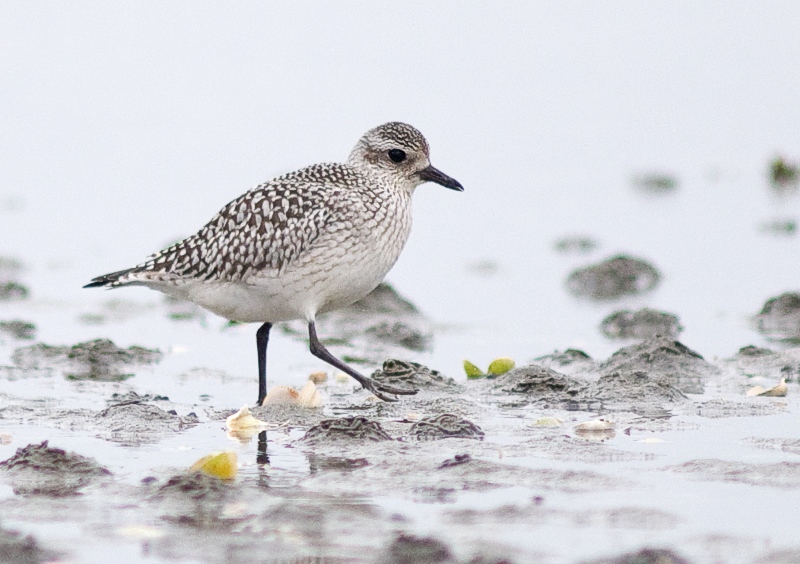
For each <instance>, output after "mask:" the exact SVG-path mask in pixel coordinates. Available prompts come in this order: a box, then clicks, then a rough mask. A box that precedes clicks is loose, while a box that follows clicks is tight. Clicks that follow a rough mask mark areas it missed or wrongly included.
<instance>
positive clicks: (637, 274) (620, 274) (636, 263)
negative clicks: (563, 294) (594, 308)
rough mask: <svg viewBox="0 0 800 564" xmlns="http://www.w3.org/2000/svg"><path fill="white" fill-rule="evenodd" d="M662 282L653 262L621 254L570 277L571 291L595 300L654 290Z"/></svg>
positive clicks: (568, 279)
mask: <svg viewBox="0 0 800 564" xmlns="http://www.w3.org/2000/svg"><path fill="white" fill-rule="evenodd" d="M660 279H661V275H660V274H659V272H658V270H656V268H655V267H653V266H652V265H651V264H650V263H648V262H646V261H644V260H641V259H637V258H632V257H629V256H626V255H618V256H615V257H611V258H609V259H606V260H604V261H602V262H599V263H597V264H594V265H591V266H587V267H584V268H580V269H578V270H575V271H574V272H572V274H570V275H569V278H567V289H568V290H569V291H570V292H571V293H572V294H574V295H576V296H582V297H587V298H590V299H592V300H614V299H617V298H621V297H623V296H631V295H637V294H642V293H645V292H647V291H649V290H652V289H653V288H655V287H656V286H657V285H658V282H659V280H660Z"/></svg>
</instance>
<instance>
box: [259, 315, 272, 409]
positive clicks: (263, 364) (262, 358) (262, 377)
mask: <svg viewBox="0 0 800 564" xmlns="http://www.w3.org/2000/svg"><path fill="white" fill-rule="evenodd" d="M270 329H272V323H265V324H264V325H262V326H261V327H259V328H258V331H256V348H257V349H258V401H257V402H256V405H261V403H262V402H263V401H264V398H265V397H267V344H268V343H269V330H270Z"/></svg>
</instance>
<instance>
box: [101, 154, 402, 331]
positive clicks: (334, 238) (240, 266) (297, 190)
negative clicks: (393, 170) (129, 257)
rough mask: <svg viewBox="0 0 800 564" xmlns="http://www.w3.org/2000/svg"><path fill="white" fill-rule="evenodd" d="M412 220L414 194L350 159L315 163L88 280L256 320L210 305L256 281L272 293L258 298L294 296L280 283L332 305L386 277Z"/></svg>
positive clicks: (263, 186) (322, 304)
mask: <svg viewBox="0 0 800 564" xmlns="http://www.w3.org/2000/svg"><path fill="white" fill-rule="evenodd" d="M410 226H411V224H410V195H409V194H407V193H405V192H404V191H402V190H397V189H395V188H394V187H392V186H391V185H388V184H386V183H383V182H381V179H380V178H375V177H372V176H369V175H367V174H366V173H365V172H364V171H362V170H360V169H358V168H355V167H353V166H350V165H347V164H318V165H313V166H310V167H307V168H304V169H301V170H298V171H296V172H292V173H289V174H286V175H284V176H281V177H278V178H275V179H274V180H271V181H269V182H266V183H264V184H261V185H259V186H256V187H255V188H253V189H252V190H250V191H248V192H246V193H244V194H242V195H241V196H240V197H238V198H236V199H235V200H233V201H232V202H230V203H229V204H228V205H226V206H225V207H223V208H222V210H220V212H219V213H217V214H216V215H215V216H214V217H213V218H212V219H211V221H209V222H208V223H207V224H206V225H205V226H204V227H203V228H202V229H201V230H200V231H198V232H197V233H196V234H194V235H192V236H190V237H187V238H186V239H184V240H182V241H180V242H178V243H176V244H174V245H172V246H171V247H168V248H167V249H164V250H163V251H161V252H159V253H156V254H155V255H153V256H152V257H150V258H149V259H148V260H147V261H145V262H144V263H142V264H140V265H138V266H136V267H134V268H132V269H129V270H124V271H120V272H116V273H112V274H108V275H105V276H101V277H98V278H96V279H94V280H93V281H92V284H91V285H93V286H109V287H117V286H123V285H146V286H150V287H153V288H155V289H158V290H161V291H164V292H167V293H170V294H174V295H178V296H181V297H185V298H188V299H192V300H193V301H196V302H198V303H200V305H203V306H204V307H206V308H208V309H210V310H211V311H215V312H216V313H219V314H221V315H224V316H226V317H229V318H232V319H234V318H236V319H238V320H240V321H247V320H250V319H242V315H241V312H232V311H230V308H228V307H224V308H220V307H216V306H215V304H214V303H212V302H216V301H220V300H221V297H220V293H221V292H224V291H228V292H229V293H231V290H232V288H233V287H234V286H237V287H239V288H238V289H237V290H236V291H235V292H234V293H241V291H242V288H241V287H245V288H246V287H250V286H252V287H254V291H256V292H262V293H263V292H264V291H266V295H264V296H258V297H257V298H255V299H256V301H259V300H260V301H263V300H272V301H275V300H285V299H289V298H291V296H290V295H288V292H287V293H286V295H284V293H283V292H282V291H280V290H281V288H283V287H287V288H288V289H290V290H291V291H292V292H294V294H295V295H296V294H298V293H302V292H303V289H307V290H308V292H309V293H310V294H313V296H309V297H308V298H307V299H306V300H305V302H308V301H309V300H311V301H312V302H319V303H313V304H309V303H304V305H303V307H304V308H306V309H308V308H309V307H311V308H312V309H313V308H316V309H319V310H326V309H333V308H334V307H341V305H347V303H352V301H356V300H358V299H359V298H360V297H362V296H363V295H364V294H365V293H368V292H369V291H370V290H371V289H372V288H374V287H375V286H376V285H377V284H378V283H379V282H380V280H381V279H382V278H383V276H384V275H385V274H386V272H388V270H389V269H390V268H391V266H392V264H394V262H395V261H396V259H397V257H398V256H399V253H400V251H401V250H402V247H403V245H404V244H405V241H406V239H407V237H408V232H409V231H410ZM348 273H352V274H353V275H357V276H358V277H359V279H358V280H353V279H352V278H353V276H352V275H351V274H348ZM317 280H318V281H319V282H320V283H319V284H315V282H316V281H317ZM323 282H324V284H323ZM315 286H319V288H315ZM366 286H370V287H369V288H365V287H366ZM265 288H266V290H265ZM322 288H325V290H324V291H320V290H321V289H322ZM326 294H329V295H326ZM240 298H241V296H239V298H237V299H240ZM351 298H352V299H351ZM222 301H226V300H222ZM247 301H248V302H250V301H252V300H247ZM294 301H295V302H296V301H298V300H297V299H295V300H294ZM299 301H303V300H299ZM247 307H251V308H252V307H253V304H252V303H249V304H248V306H247ZM237 309H241V308H237ZM267 313H268V312H267ZM267 313H263V312H262V313H259V314H254V315H257V317H258V318H257V319H254V320H258V321H273V319H264V318H263V316H264V315H266V314H267ZM281 313H282V316H284V317H285V316H286V315H288V313H287V312H281ZM298 316H299V315H294V317H298ZM274 321H278V319H274Z"/></svg>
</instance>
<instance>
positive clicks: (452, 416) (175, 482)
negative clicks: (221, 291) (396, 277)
mask: <svg viewBox="0 0 800 564" xmlns="http://www.w3.org/2000/svg"><path fill="white" fill-rule="evenodd" d="M378 298H380V299H379V300H376V301H370V300H371V299H370V300H367V304H370V303H371V304H372V305H370V306H369V307H367V308H365V309H366V311H367V312H368V313H366V314H364V319H361V320H359V321H358V322H357V323H356V322H353V323H354V326H353V328H352V331H353V334H355V333H356V332H357V330H358V331H366V329H367V328H369V327H375V326H376V325H375V323H376V319H377V320H381V319H383V318H382V317H381V315H383V314H385V315H386V316H387V317H393V316H396V315H398V311H399V312H401V314H400V318H401V319H404V321H403V322H404V323H408V324H409V326H410V325H411V323H412V321H413V322H414V323H420V325H417V326H415V327H417V328H418V329H419V328H422V327H423V326H424V323H425V322H424V321H422V320H424V318H423V317H422V316H421V314H419V312H417V311H416V308H413V306H410V304H406V303H405V302H404V301H403V300H402V299H400V298H399V296H398V295H397V294H396V293H395V292H394V291H390V289H382V290H381V292H380V293H379V294H378ZM387 299H388V302H387V301H386V300H387ZM378 304H382V305H378ZM174 305H175V304H171V305H170V304H162V308H163V310H159V309H158V308H156V309H155V310H154V311H151V312H150V315H152V314H156V315H159V314H160V313H163V311H171V309H170V308H172V307H173V306H174ZM643 311H645V315H644V317H645V318H646V322H645V323H644V324H643V325H642V327H649V328H653V327H659V330H658V331H654V333H655V335H650V333H649V329H641V328H640V329H635V330H631V331H630V332H628V333H625V335H624V336H625V338H631V339H635V340H636V341H637V342H634V343H633V344H631V345H628V346H624V347H621V348H620V349H618V350H617V351H616V352H614V353H613V354H611V355H610V356H609V357H608V358H605V359H594V358H591V357H590V356H589V355H588V354H586V353H585V352H583V351H580V350H578V349H567V350H564V351H556V352H553V353H550V354H545V355H540V356H537V357H535V359H534V360H533V361H531V362H530V363H528V364H523V365H522V366H519V367H517V368H514V369H512V370H510V371H509V372H507V373H505V374H503V375H500V376H492V375H486V376H484V377H481V378H478V379H474V380H469V379H467V380H465V379H463V377H461V378H460V379H459V378H458V376H459V375H447V374H444V373H442V372H441V371H439V370H436V368H435V367H429V366H426V365H424V364H422V363H420V362H416V361H414V360H413V359H414V358H415V357H414V350H415V348H414V347H416V346H417V345H418V344H419V342H417V341H415V340H413V339H412V341H408V340H406V339H405V338H403V339H387V338H385V335H384V336H381V335H380V334H379V332H378V331H372V332H369V331H368V332H367V334H368V336H367V337H363V338H365V339H372V341H373V344H372V345H370V346H366V347H363V348H361V346H360V345H358V344H357V343H356V344H353V343H351V344H350V345H349V346H352V349H353V350H354V354H357V355H359V356H360V357H362V358H368V357H371V355H373V354H377V351H380V350H384V351H385V350H391V351H392V352H394V353H399V354H396V355H392V356H384V357H382V359H381V361H380V362H375V365H377V366H378V367H377V368H376V369H375V370H374V371H373V372H372V375H371V376H372V378H374V379H376V380H378V381H381V382H384V383H387V384H390V385H392V386H399V387H409V388H411V387H413V388H417V389H418V390H419V392H418V394H417V395H415V396H409V397H407V398H403V399H402V401H399V402H396V403H390V402H381V401H377V400H376V399H375V398H374V397H372V396H371V395H370V394H369V393H367V392H365V391H364V390H362V389H360V387H359V386H358V385H357V384H356V383H355V382H354V381H352V380H350V379H348V378H344V377H328V376H327V375H324V377H323V375H320V374H311V375H310V376H309V379H311V380H312V381H314V382H316V386H317V390H318V391H319V393H320V394H321V397H322V399H323V401H322V406H321V407H318V408H309V407H303V406H302V405H299V404H297V403H291V402H288V403H280V402H279V403H275V404H268V405H264V406H258V407H253V408H252V409H251V414H252V416H253V417H254V418H256V420H259V421H261V422H262V423H263V424H264V426H263V427H254V428H250V429H238V430H232V429H228V428H226V419H227V418H228V417H229V416H230V415H232V414H234V413H235V412H237V411H238V409H239V407H240V406H241V404H239V405H224V404H222V403H219V402H214V401H208V402H204V401H202V399H201V401H199V402H194V403H187V402H185V401H183V402H182V401H173V400H171V399H170V398H169V397H168V396H167V395H166V394H162V393H158V391H157V390H159V389H160V386H159V385H158V383H159V378H168V379H169V378H171V379H173V380H175V381H179V382H184V381H188V380H191V379H193V378H198V377H199V376H198V375H200V376H203V377H205V378H212V379H213V378H216V376H215V375H214V374H213V373H212V372H213V371H212V372H209V373H208V374H206V372H207V371H205V372H204V370H205V369H202V368H198V369H194V370H193V371H190V372H189V373H186V374H178V375H166V374H164V373H162V372H159V370H161V368H160V367H161V365H162V364H166V363H168V362H169V357H170V355H169V354H165V353H162V352H161V351H159V350H155V349H149V348H145V347H138V346H132V347H128V348H121V347H118V346H117V345H115V344H114V343H113V342H112V341H110V340H108V339H96V340H90V341H85V342H81V343H77V344H75V345H71V346H70V345H67V346H53V345H48V344H45V343H34V344H31V345H25V346H20V345H21V343H20V341H21V340H23V339H25V338H27V337H26V335H27V331H28V329H27V325H24V323H23V324H19V325H15V326H13V327H12V336H10V337H9V338H8V339H7V340H5V341H4V345H3V346H5V347H6V350H7V351H8V354H7V358H9V360H10V364H9V365H7V366H0V383H5V384H7V385H8V386H9V387H8V388H7V390H6V389H4V390H2V391H0V448H1V449H3V450H2V451H0V452H3V453H5V456H4V457H3V458H2V462H0V484H4V487H6V488H8V489H7V493H6V494H5V497H0V511H2V515H3V528H2V529H0V554H5V553H3V552H2V551H7V552H6V553H7V554H10V555H11V556H9V557H8V558H7V561H9V562H43V561H46V560H47V559H50V558H53V555H62V554H65V555H66V557H67V558H71V559H74V560H76V561H82V560H86V559H87V556H86V555H87V552H85V551H83V549H82V548H81V547H80V546H77V545H67V546H64V545H56V544H53V543H51V542H50V541H49V539H48V537H47V535H46V534H45V533H37V532H36V531H38V530H39V529H37V525H36V523H38V522H42V521H44V522H47V523H55V524H65V523H69V524H70V526H77V527H79V528H80V529H81V530H82V531H84V532H85V535H88V538H89V539H90V540H89V541H88V542H89V543H92V542H94V543H96V544H97V545H98V546H99V545H102V544H103V543H105V542H107V541H108V539H111V540H112V541H113V542H114V543H117V544H118V545H119V546H124V547H126V548H125V549H124V550H125V551H127V552H125V554H127V555H128V557H130V558H132V559H133V558H141V557H143V555H146V556H147V557H152V558H157V559H160V560H163V561H173V560H186V559H188V560H195V561H199V562H230V561H237V562H262V561H264V559H263V554H279V555H280V557H281V558H282V559H286V558H289V559H293V560H301V561H304V560H307V559H321V561H332V562H338V561H342V562H350V561H354V562H457V563H466V562H475V563H477V562H529V561H541V562H561V561H574V562H579V561H580V562H659V563H660V562H706V561H708V562H711V561H715V559H718V558H719V557H720V555H726V554H730V553H735V551H736V550H740V551H742V550H743V551H744V552H742V553H743V554H746V555H747V559H749V561H756V560H757V559H759V558H761V559H765V558H770V557H775V558H778V559H780V558H790V556H791V555H792V554H794V553H792V552H791V551H788V552H787V551H783V552H781V551H776V550H765V549H764V547H763V546H762V545H759V544H758V543H751V544H748V545H747V547H749V548H747V549H746V550H745V549H741V547H740V548H737V549H734V548H732V546H734V545H733V544H731V543H734V542H739V541H738V540H737V539H733V540H730V541H725V543H722V544H719V543H718V544H713V543H711V542H710V541H708V540H707V539H705V540H704V539H702V538H700V539H699V540H698V538H697V537H691V538H689V537H687V534H689V533H688V532H687V529H686V527H687V525H686V524H687V523H689V522H691V519H692V518H691V516H690V515H688V514H687V513H686V510H685V509H684V508H682V507H681V506H680V504H677V505H676V504H675V503H674V502H673V501H672V500H671V498H670V495H667V494H665V493H663V492H660V490H658V491H659V492H660V493H655V494H654V493H653V491H652V490H653V488H654V487H656V486H655V485H654V484H659V483H662V482H667V483H669V484H670V485H669V488H677V487H691V486H690V485H689V484H695V483H697V484H712V485H713V487H715V488H720V487H722V488H725V487H727V488H730V487H742V486H747V487H751V488H755V490H756V494H755V495H756V496H758V495H761V494H759V493H758V492H762V491H764V490H767V491H772V490H775V491H782V492H783V491H800V461H798V460H796V457H797V456H798V454H800V440H798V439H797V438H795V437H791V436H785V435H783V434H781V433H780V432H778V430H777V429H773V430H772V432H771V434H770V432H766V433H765V432H761V433H756V432H753V430H750V429H747V428H742V430H741V432H740V434H739V435H738V436H735V437H726V436H724V435H723V436H720V438H718V439H717V440H720V441H723V442H724V441H732V442H733V444H734V445H736V447H737V448H739V449H742V450H743V451H745V452H750V453H753V455H754V456H756V457H757V456H759V454H761V455H763V456H769V457H773V458H772V459H768V460H760V461H759V460H729V459H725V457H724V456H720V452H719V451H718V452H716V454H712V453H706V452H698V451H696V450H692V449H691V448H689V445H691V444H692V442H693V440H694V439H695V438H696V437H698V436H703V437H706V436H709V435H708V433H712V434H713V432H715V431H713V429H716V427H715V424H716V423H715V422H719V421H725V422H726V425H727V424H732V423H731V422H736V421H738V420H743V421H750V420H755V419H763V420H768V419H769V418H771V417H786V416H792V415H793V414H796V412H797V409H798V406H797V403H796V401H795V400H794V395H795V394H796V391H797V378H798V374H799V373H800V352H798V350H800V349H793V348H783V349H781V350H772V349H768V348H763V347H754V346H747V347H742V348H741V349H740V350H738V352H736V353H735V354H733V355H732V356H730V357H729V358H724V359H716V358H715V359H706V358H704V357H703V356H702V355H701V354H700V353H699V352H697V351H695V350H692V349H691V348H689V347H687V346H686V345H685V344H683V343H682V342H680V341H677V340H675V334H676V333H677V332H678V331H677V328H678V327H679V326H678V325H677V318H676V317H674V316H670V315H669V314H665V313H662V312H654V313H655V315H651V313H652V312H650V311H649V310H643ZM381 312H383V313H381ZM628 313H630V312H628ZM346 315H347V316H352V319H355V318H356V317H357V314H356V313H354V312H349V313H347V314H346ZM626 315H627V313H626ZM632 315H633V317H634V318H635V317H636V315H637V313H633V314H632ZM404 316H405V317H404ZM181 321H187V322H191V321H192V320H191V319H186V320H181ZM193 321H194V322H198V323H200V320H198V319H196V318H195V319H194V320H193ZM380 322H381V323H382V321H380ZM340 323H343V324H346V322H345V321H340ZM348 323H349V322H348ZM618 325H619V324H618ZM621 325H624V323H623V324H621ZM621 325H620V326H621ZM634 325H636V323H634ZM664 327H671V328H672V332H671V333H670V332H669V331H665V330H663V328H664ZM17 330H19V331H21V335H22V337H20V338H18V337H17V336H16V335H14V334H13V333H14V331H17ZM625 331H627V329H625ZM625 331H620V333H624V332H625ZM422 333H424V332H421V333H420V334H422ZM298 336H299V335H298ZM387 343H388V345H387ZM148 375H152V376H148ZM147 378H151V379H150V380H147ZM782 378H783V379H785V380H786V381H787V382H788V390H789V391H788V394H787V396H786V397H773V398H770V397H753V396H747V395H745V392H746V391H747V390H748V389H749V387H751V386H752V385H753V384H754V383H755V382H759V383H763V384H767V383H770V382H772V383H777V382H778V381H780V379H782ZM140 381H142V382H144V381H148V382H150V384H148V385H147V386H146V387H142V386H140V385H139V382H140ZM224 381H227V380H224ZM248 383H249V384H254V383H255V382H254V381H253V382H250V381H248ZM27 385H32V386H44V388H42V389H44V390H47V389H52V388H53V387H55V386H61V387H62V388H61V389H62V390H63V391H62V392H61V393H62V397H64V398H74V399H73V400H71V401H64V400H63V399H62V400H58V399H52V398H50V399H40V398H38V397H36V396H35V395H34V396H25V395H24V394H22V393H21V392H23V391H24V388H21V387H20V386H23V387H24V386H27ZM243 389H247V390H250V389H251V386H248V387H247V388H244V387H243ZM45 395H47V394H45ZM170 395H172V394H170ZM201 398H202V396H201ZM762 429H765V428H763V427H762ZM26 437H31V438H32V437H36V438H37V440H29V439H27V438H26ZM76 440H78V442H77V443H76V442H75V441H76ZM81 441H89V443H90V444H91V445H92V447H91V448H86V447H85V446H84V447H83V448H77V449H76V448H73V447H67V445H73V444H74V445H76V446H78V447H80V445H82V444H84V443H82V442H81ZM6 443H7V444H6ZM211 445H213V447H212V446H211ZM220 448H221V449H224V450H228V451H232V452H234V453H236V455H237V456H238V475H236V477H235V478H233V479H220V478H218V477H215V476H211V475H208V474H205V473H201V472H192V471H190V470H189V467H190V466H191V465H192V463H193V462H195V461H197V460H198V459H200V458H201V457H203V456H204V455H206V454H209V453H210V452H212V451H214V450H219V449H220ZM109 449H111V450H109ZM683 449H688V450H687V453H686V454H681V453H682V450H683ZM75 450H78V451H80V452H81V453H82V454H78V452H74V451H75ZM723 452H724V450H723ZM89 454H91V456H89ZM775 457H778V458H779V459H775ZM780 457H783V459H780ZM669 488H668V489H669ZM670 491H671V490H670ZM598 496H600V497H601V498H602V499H607V502H604V503H600V504H598V503H597V501H596V500H597V499H598ZM109 511H113V515H114V517H113V519H112V521H113V522H112V523H111V524H107V522H106V521H107V519H108V514H109ZM6 520H8V522H9V523H10V524H12V525H13V526H14V527H13V528H8V529H7V528H6V526H5V522H6ZM429 520H431V522H435V523H436V526H435V527H432V528H426V527H425V524H426V523H427V522H428V521H429ZM20 527H21V529H20ZM17 529H20V530H22V531H33V534H32V536H29V535H27V533H26V534H21V533H19V534H18V533H17V532H16V531H17ZM100 529H102V530H104V531H105V532H104V533H103V534H102V535H98V534H97V533H94V532H91V531H96V530H100ZM552 530H558V531H571V534H574V533H578V534H583V533H582V532H591V531H624V533H625V534H626V535H631V538H641V539H642V541H641V543H639V544H637V546H636V547H635V550H628V551H626V550H616V551H615V550H612V549H611V547H606V548H604V549H603V550H600V551H596V552H595V553H594V554H606V556H603V557H599V558H598V557H595V558H579V557H577V556H576V557H575V558H571V559H570V558H565V555H567V554H572V553H571V551H570V548H569V545H568V543H567V544H561V543H559V542H556V543H550V544H548V543H546V542H545V543H544V544H542V542H541V538H542V537H539V536H536V537H535V538H537V539H539V540H537V541H536V542H525V541H524V540H520V539H524V538H527V537H528V536H529V535H530V534H531V532H534V533H535V535H538V534H539V533H538V532H537V531H552ZM644 533H646V535H645V534H644ZM647 535H651V536H647ZM652 535H656V537H652ZM648 538H661V539H663V542H662V543H661V544H660V545H658V546H656V545H652V544H648V543H647V542H646V539H648ZM742 542H743V541H742ZM665 543H666V544H665ZM737 546H738V545H737ZM670 547H674V549H673V548H670ZM57 557H58V556H57ZM268 560H269V559H268ZM765 561H767V560H765ZM778 561H780V560H778ZM787 561H788V560H787Z"/></svg>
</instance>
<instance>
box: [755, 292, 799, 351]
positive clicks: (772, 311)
mask: <svg viewBox="0 0 800 564" xmlns="http://www.w3.org/2000/svg"><path fill="white" fill-rule="evenodd" d="M755 322H756V329H757V330H758V332H759V333H761V334H762V335H764V336H766V337H769V338H772V339H777V340H786V341H791V342H800V294H798V293H796V292H787V293H785V294H781V295H780V296H777V297H775V298H770V299H768V300H767V301H766V303H764V307H762V308H761V312H760V313H759V314H758V315H757V316H756V318H755Z"/></svg>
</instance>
